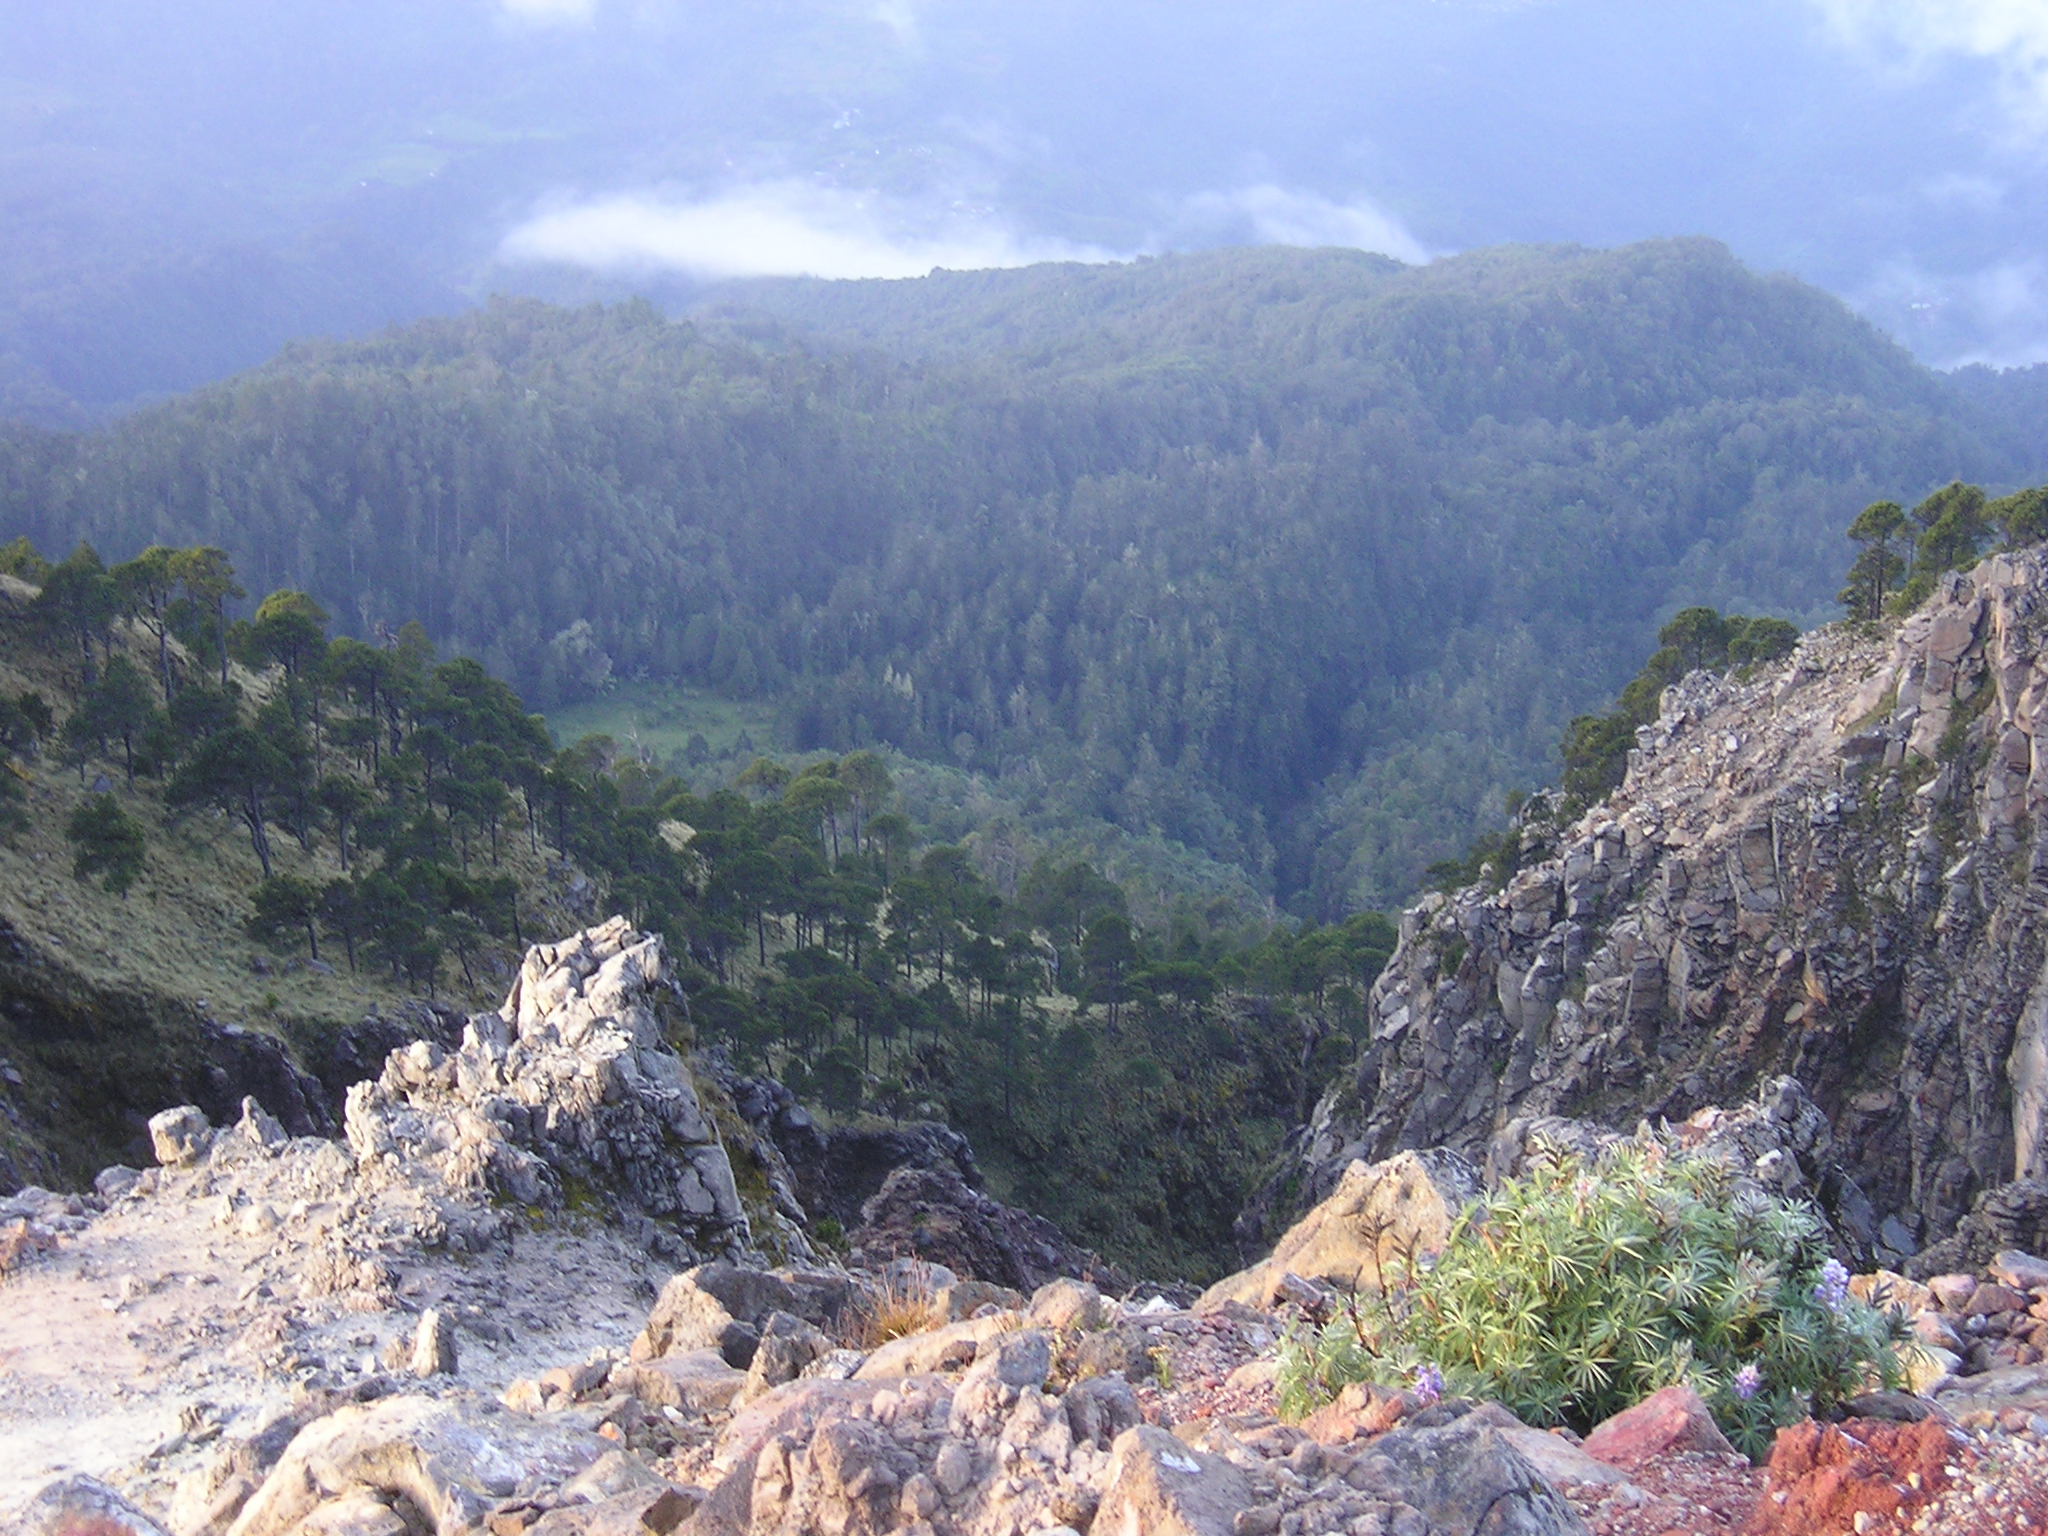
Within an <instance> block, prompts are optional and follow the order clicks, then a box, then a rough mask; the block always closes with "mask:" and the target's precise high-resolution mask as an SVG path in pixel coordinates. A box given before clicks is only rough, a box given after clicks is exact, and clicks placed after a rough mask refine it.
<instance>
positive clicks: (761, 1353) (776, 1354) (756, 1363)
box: [738, 1312, 832, 1403]
mask: <svg viewBox="0 0 2048 1536" xmlns="http://www.w3.org/2000/svg"><path fill="white" fill-rule="evenodd" d="M830 1353H832V1340H831V1339H830V1338H829V1337H827V1336H826V1335H825V1334H824V1333H822V1332H821V1331H819V1330H818V1329H816V1328H813V1327H812V1326H811V1325H810V1324H809V1323H807V1322H805V1321H804V1320H803V1319H802V1318H800V1317H797V1316H796V1315H794V1314H793V1313H789V1312H771V1313H769V1314H768V1316H767V1317H766V1318H765V1319H764V1320H763V1322H762V1324H761V1342H760V1344H759V1346H757V1347H756V1349H755V1350H754V1359H753V1363H752V1364H751V1365H749V1366H748V1367H747V1380H746V1384H745V1385H744V1386H743V1387H741V1389H740V1393H739V1399H738V1400H739V1401H740V1402H742V1403H750V1402H752V1401H753V1400H754V1399H755V1398H757V1397H759V1396H761V1395H762V1394H763V1393H764V1392H767V1391H769V1390H771V1389H772V1388H775V1387H779V1386H781V1385H782V1384H783V1383H784V1382H789V1381H795V1380H796V1379H797V1377H799V1376H801V1375H802V1374H803V1373H804V1372H805V1371H806V1370H807V1369H809V1368H810V1366H811V1365H813V1364H814V1363H815V1362H817V1361H819V1360H822V1359H823V1358H824V1357H825V1356H827V1355H829V1354H830Z"/></svg>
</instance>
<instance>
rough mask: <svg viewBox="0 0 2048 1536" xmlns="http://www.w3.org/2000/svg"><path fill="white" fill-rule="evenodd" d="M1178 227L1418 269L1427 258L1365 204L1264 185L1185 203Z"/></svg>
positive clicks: (1397, 225) (1387, 217) (1396, 225)
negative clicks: (1367, 255) (1344, 251)
mask: <svg viewBox="0 0 2048 1536" xmlns="http://www.w3.org/2000/svg"><path fill="white" fill-rule="evenodd" d="M1181 223H1182V226H1183V227H1184V228H1186V229H1190V230H1199V231H1202V232H1204V233H1207V234H1210V235H1212V236H1220V237H1222V238H1224V239H1230V240H1244V241H1248V242H1250V243H1252V244H1255V245H1304V246H1323V245H1337V246H1345V247H1348V248H1350V249H1352V250H1359V251H1377V252H1379V253H1380V254H1381V255H1383V256H1392V257H1393V258H1394V259H1395V260H1397V261H1405V262H1409V263H1412V264H1419V263H1422V262H1426V261H1428V260H1429V257H1430V253H1429V251H1428V250H1427V249H1426V248H1425V247H1424V246H1423V244H1422V242H1421V241H1420V240H1418V239H1416V238H1415V236H1414V235H1413V234H1411V233H1410V232H1409V230H1408V226H1407V225H1405V224H1403V223H1402V222H1401V221H1400V219H1398V218H1396V217H1395V216H1394V215H1393V214H1391V213H1388V212H1387V211H1386V210H1385V209H1384V208H1381V207H1380V206H1379V205H1378V204H1376V203H1374V202H1372V201H1371V200H1370V199H1368V198H1356V199H1353V200H1352V201H1350V202H1343V203H1339V202H1334V201H1332V200H1331V199H1329V198H1327V197H1321V196H1318V195H1317V194H1315V193H1313V192H1295V191H1290V190H1289V189H1288V188H1286V187H1280V186H1274V185H1273V184H1271V183H1270V182H1269V183H1265V184H1262V185H1259V186H1251V187H1239V188H1238V189H1237V190H1236V191H1233V192H1203V193H1200V194H1198V195H1197V196H1195V197H1191V198H1189V199H1188V201H1187V203H1186V205H1185V207H1184V209H1183V210H1182V215H1181Z"/></svg>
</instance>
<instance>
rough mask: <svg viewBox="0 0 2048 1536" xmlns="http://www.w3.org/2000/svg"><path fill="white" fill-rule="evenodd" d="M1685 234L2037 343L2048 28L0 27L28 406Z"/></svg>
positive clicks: (562, 11) (821, 4)
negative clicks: (429, 358) (439, 338)
mask: <svg viewBox="0 0 2048 1536" xmlns="http://www.w3.org/2000/svg"><path fill="white" fill-rule="evenodd" d="M1664 234H1706V235H1712V236H1716V237H1718V238H1721V239H1723V240H1726V241H1727V242H1728V243H1729V244H1730V245H1731V246H1733V247H1734V248H1735V250H1736V251H1737V252H1738V254H1740V255H1741V256H1743V257H1744V258H1745V259H1746V260H1748V261H1749V262H1751V263H1752V264H1753V265H1755V266H1758V267H1762V268H1773V269H1776V268H1784V269H1789V270H1792V271H1795V272H1798V273H1799V274H1801V275H1802V276H1805V277H1807V278H1809V279H1811V280H1812V281H1814V282H1817V283H1820V284H1821V285H1823V286H1825V287H1827V288H1829V289H1831V290H1833V291H1835V292H1837V293H1839V294H1841V295H1842V296H1843V297H1845V298H1846V299H1848V300H1849V301H1850V302H1851V303H1853V304H1855V305H1857V306H1858V307H1859V308H1861V309H1862V310H1863V311H1864V312H1866V313H1868V314H1869V315H1871V317H1872V318H1873V319H1875V320H1877V321H1878V322H1879V323H1880V324H1881V325H1883V326H1885V327H1886V328H1887V329H1889V330H1890V331H1892V332H1893V333H1894V334H1895V335H1897V336H1899V337H1900V339H1901V340H1903V341H1905V342H1906V343H1907V344H1908V345H1909V346H1911V347H1913V348H1914V349H1915V350H1916V351H1917V352H1918V353H1919V354H1920V355H1921V356H1923V357H1924V358H1926V359H1928V360H1929V361H1931V362H1935V363H1940V364H1951V363H1955V362H1959V361H1966V360H1989V361H1993V362H1999V363H2015V362H2023V361H2034V360H2038V359H2044V358H2048V261H2044V257H2043V255H2042V254H2041V253H2042V252H2043V251H2044V249H2048V0H1342V3H1336V0H1263V3H1258V4H1250V3H1208V4H1203V3H1200V0H1177V3H1172V4H1168V3H1165V0H1120V3H1119V0H1111V3H1104V0H1089V3H1080V0H1031V3H1024V0H720V3H710V0H349V3H346V4H344V3H341V0H329V3H328V4H326V5H319V4H317V3H314V4H306V3H301V4H297V5H282V6H280V5H278V4H276V3H275V0H65V3H64V4H62V5H55V4H51V3H49V0H0V407H4V406H5V403H6V400H7V398H8V396H7V393H6V391H7V389H8V387H9V380H10V378H12V379H13V380H14V383H15V388H16V394H17V396H18V397H20V398H28V397H29V396H28V395H24V394H23V393H22V391H24V390H28V391H30V393H31V394H32V389H31V386H32V385H34V383H35V381H36V380H47V381H53V387H54V388H55V389H56V390H58V391H59V392H66V393H68V394H69V395H71V396H72V397H75V398H77V399H80V400H84V401H86V402H87V403H88V404H89V405H92V404H105V403H107V402H108V401H111V400H114V399H119V398H124V397H125V396H126V395H130V394H135V393H139V392H143V391H147V390H150V389H161V388H172V387H179V386H180V385H182V384H185V383H190V382H196V381H197V379H198V378H201V377H207V376H212V375H215V374H217V373H219V372H223V371H226V369H228V368H230V367H233V366H239V365H240V364H241V363H244V362H248V361H253V360H255V358H256V357H259V356H261V355H262V354H263V353H264V352H266V351H267V350H268V349H269V348H270V347H272V346H274V345H275V344H276V343H277V341H279V340H281V339H283V337H285V336H287V335H290V334H294V333H296V332H299V331H309V330H310V331H349V330H360V329H365V328H368V327H371V326H374V325H376V324H379V323H381V322H382V321H383V320H385V319H389V318H403V317H406V316H409V315H412V314H417V313H421V312H425V311H428V310H432V309H436V308H446V307H450V306H453V305H456V304H460V303H462V302H466V301H468V300H470V299H472V298H474V297H477V296H479V295H481V294H482V293H484V292H486V291H489V290H490V289H493V288H528V289H533V290H535V291H542V292H550V293H560V294H572V293H580V292H598V293H618V292H623V291H627V290H630V289H633V288H636V287H657V288H660V289H662V290H663V291H664V292H665V293H666V294H667V295H668V296H669V297H671V298H673V297H674V295H675V294H676V293H677V292H678V291H680V290H679V286H678V285H687V284H689V283H701V282H707V281H715V280H718V279H721V278H725V277H732V276H744V275H750V274H758V273H788V272H810V273H815V274H819V275H826V276H855V275H904V274H912V273H918V272H923V271H926V270H928V269H929V268H931V267H932V266H935V265H943V266H949V267H965V266H975V265H988V264H1008V263H1017V262H1026V261H1035V260H1042V259H1046V258H1051V257H1071V258H1081V259H1102V258H1113V257H1117V256H1126V255H1131V254H1136V253H1139V252H1143V251H1156V250H1163V249H1170V248H1186V247H1189V246H1195V245H1204V244H1213V243H1218V242H1226V241H1230V242H1239V241H1285V242H1291V243H1306V244H1316V243H1334V244H1346V245H1358V246H1363V247H1366V248H1370V249H1375V250H1381V251H1385V252H1388V253H1389V254H1392V255H1395V256H1398V257H1400V258H1401V259H1402V260H1405V261H1424V260H1428V259H1429V258H1430V257H1431V256H1432V255H1435V254H1439V253H1444V252H1450V251H1456V250H1461V249H1468V248H1471V247H1474V246H1479V245H1488V244H1494V243H1499V242H1503V241H1575V242H1581V243H1585V244H1593V245H1609V244H1615V243H1619V242H1623V241H1628V240H1633V239H1638V238H1642V237H1644V236H1650V235H1664ZM124 369H125V370H126V371H125V372H124ZM10 370H12V371H11V373H10ZM24 381H26V382H24Z"/></svg>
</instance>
